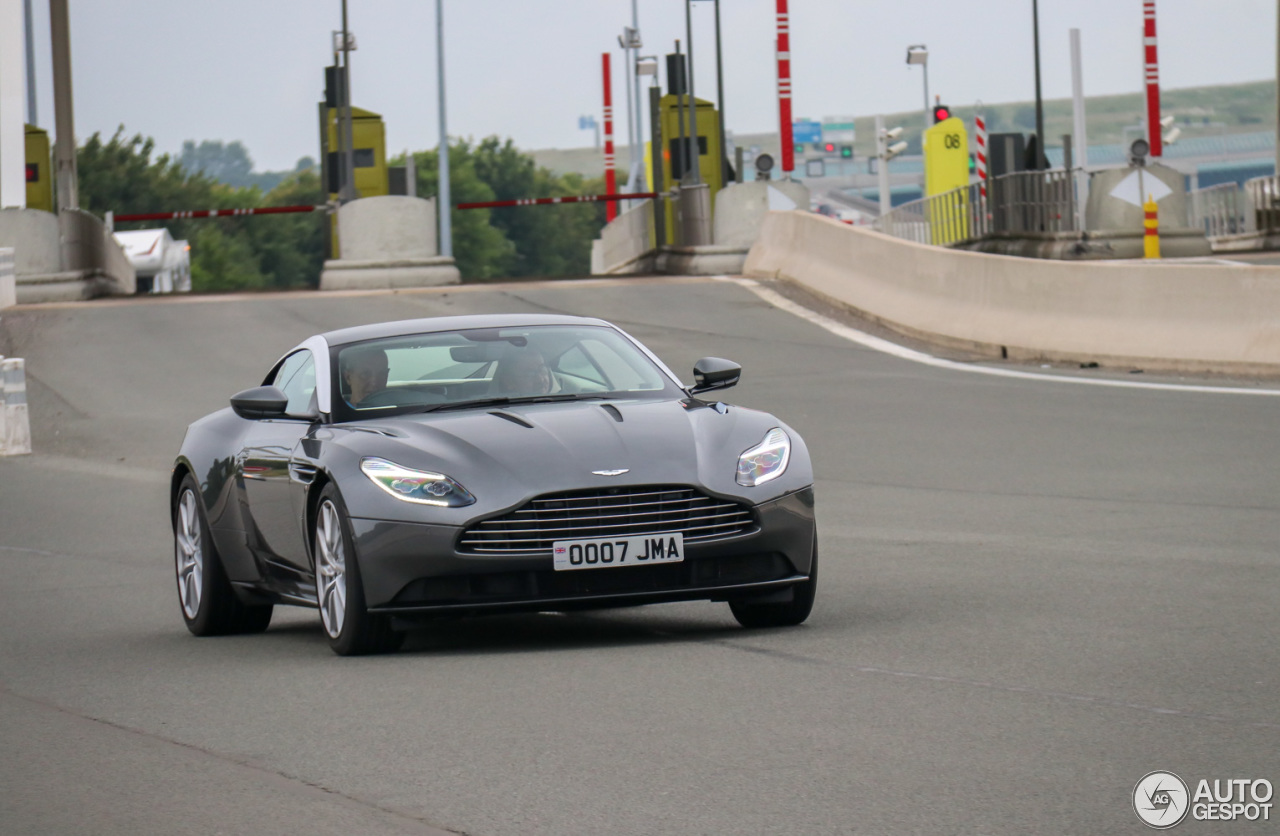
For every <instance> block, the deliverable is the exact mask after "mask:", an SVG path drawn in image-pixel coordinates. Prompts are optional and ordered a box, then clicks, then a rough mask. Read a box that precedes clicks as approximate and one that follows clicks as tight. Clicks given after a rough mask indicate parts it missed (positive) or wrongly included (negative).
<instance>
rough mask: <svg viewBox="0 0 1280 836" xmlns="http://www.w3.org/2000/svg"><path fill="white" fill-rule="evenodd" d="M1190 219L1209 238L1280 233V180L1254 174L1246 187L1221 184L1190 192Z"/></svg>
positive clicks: (1188, 212) (1188, 207)
mask: <svg viewBox="0 0 1280 836" xmlns="http://www.w3.org/2000/svg"><path fill="white" fill-rule="evenodd" d="M1190 198H1191V199H1190V200H1189V201H1188V202H1187V222H1188V224H1189V225H1190V226H1191V227H1192V228H1193V229H1203V230H1204V234H1205V236H1206V237H1208V238H1209V239H1210V240H1213V239H1215V238H1222V237H1224V236H1228V235H1247V234H1250V233H1262V234H1264V235H1265V234H1276V233H1280V180H1278V179H1277V178H1275V177H1255V178H1253V179H1252V180H1247V181H1245V184H1244V186H1243V187H1241V186H1237V185H1236V184H1235V183H1219V184H1218V185H1216V186H1209V187H1208V188H1204V189H1196V190H1195V191H1193V192H1191V194H1190Z"/></svg>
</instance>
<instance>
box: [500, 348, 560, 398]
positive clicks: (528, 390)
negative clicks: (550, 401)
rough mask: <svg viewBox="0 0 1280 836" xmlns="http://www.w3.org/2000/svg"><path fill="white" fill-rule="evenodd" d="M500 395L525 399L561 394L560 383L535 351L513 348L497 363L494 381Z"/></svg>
mask: <svg viewBox="0 0 1280 836" xmlns="http://www.w3.org/2000/svg"><path fill="white" fill-rule="evenodd" d="M493 381H494V386H495V388H496V391H497V393H498V394H501V395H511V396H517V397H525V396H529V395H550V394H552V393H555V392H559V391H560V383H559V381H558V380H557V379H556V376H555V375H554V374H552V372H551V367H550V366H548V365H547V360H546V358H545V357H543V356H542V352H541V351H538V350H537V349H536V348H528V347H525V348H518V347H516V346H512V347H511V348H510V350H509V351H507V352H506V353H505V354H504V355H503V357H502V359H501V360H499V361H498V372H497V374H495V375H494V378H493Z"/></svg>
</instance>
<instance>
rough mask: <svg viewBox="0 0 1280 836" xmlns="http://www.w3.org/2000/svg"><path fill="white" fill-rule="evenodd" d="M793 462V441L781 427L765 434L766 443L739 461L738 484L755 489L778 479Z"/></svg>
mask: <svg viewBox="0 0 1280 836" xmlns="http://www.w3.org/2000/svg"><path fill="white" fill-rule="evenodd" d="M789 461H791V439H790V438H789V437H788V436H787V434H786V433H785V432H783V431H782V428H781V427H774V428H773V429H771V430H769V432H767V433H765V436H764V441H762V442H760V443H759V444H757V445H756V446H755V447H752V448H751V449H750V450H748V451H746V452H745V453H743V454H742V456H741V457H739V459H738V484H739V485H746V486H747V487H749V488H750V487H754V486H756V485H762V484H764V483H765V482H768V481H769V480H770V479H777V478H778V477H779V476H781V475H782V474H783V472H784V471H786V469H787V462H789Z"/></svg>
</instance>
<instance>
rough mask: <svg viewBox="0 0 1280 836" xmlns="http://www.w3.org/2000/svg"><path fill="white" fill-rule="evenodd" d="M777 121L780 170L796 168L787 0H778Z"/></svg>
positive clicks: (790, 170) (788, 171)
mask: <svg viewBox="0 0 1280 836" xmlns="http://www.w3.org/2000/svg"><path fill="white" fill-rule="evenodd" d="M778 122H779V125H778V127H779V129H780V130H779V133H780V134H781V139H782V171H783V172H784V173H786V174H790V173H791V172H793V171H795V169H796V147H795V145H794V144H793V143H792V139H791V18H790V15H788V14H787V0H778Z"/></svg>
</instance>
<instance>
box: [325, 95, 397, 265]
mask: <svg viewBox="0 0 1280 836" xmlns="http://www.w3.org/2000/svg"><path fill="white" fill-rule="evenodd" d="M320 109H321V113H322V114H323V116H324V131H323V132H322V133H321V135H320V138H321V152H322V156H321V158H322V159H323V160H324V170H323V172H322V174H323V186H324V189H325V191H326V193H327V194H328V195H329V199H330V200H336V199H337V197H338V192H339V190H340V189H341V188H342V173H343V171H344V170H345V169H344V167H343V164H342V154H343V152H342V151H338V150H337V149H338V148H342V147H343V145H342V144H341V143H339V142H338V130H339V120H338V112H339V111H338V108H336V107H327V106H326V105H325V103H324V102H321V103H320ZM351 145H352V147H353V148H354V149H355V153H354V154H353V156H354V160H353V162H354V163H355V187H356V196H357V197H380V196H382V195H386V194H390V193H391V183H390V178H389V176H388V173H387V128H386V124H385V123H384V122H383V121H382V115H381V114H378V113H374V112H373V111H371V110H364V109H362V108H358V107H352V108H351ZM328 238H329V245H328V248H327V249H328V250H329V253H330V256H331V257H332V258H338V257H339V256H340V255H341V253H340V252H339V247H338V215H337V213H336V212H335V213H333V214H331V215H330V216H329V235H328Z"/></svg>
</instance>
